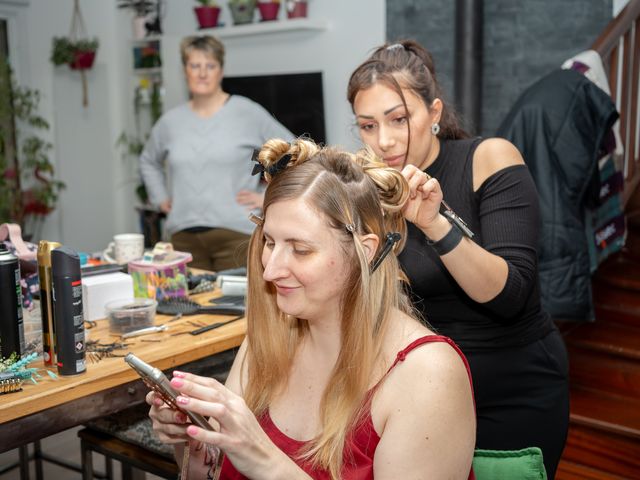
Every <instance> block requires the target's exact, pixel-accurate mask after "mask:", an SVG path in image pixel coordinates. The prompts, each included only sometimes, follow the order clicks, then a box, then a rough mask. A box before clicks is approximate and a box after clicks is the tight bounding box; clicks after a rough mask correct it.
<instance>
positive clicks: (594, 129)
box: [497, 70, 618, 321]
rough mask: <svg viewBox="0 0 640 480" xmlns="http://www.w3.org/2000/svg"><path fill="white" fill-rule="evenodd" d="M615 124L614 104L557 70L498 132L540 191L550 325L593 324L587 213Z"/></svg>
mask: <svg viewBox="0 0 640 480" xmlns="http://www.w3.org/2000/svg"><path fill="white" fill-rule="evenodd" d="M617 118H618V112H617V111H616V107H615V104H614V103H613V101H612V100H611V97H610V96H609V95H607V94H606V93H605V92H604V91H603V90H601V89H600V88H599V87H597V86H596V85H595V84H594V83H593V82H591V81H590V80H589V79H588V78H586V77H585V76H584V75H582V74H581V73H578V72H576V71H573V70H556V71H553V72H552V73H550V74H549V75H547V76H545V77H543V78H542V79H541V80H539V81H538V82H536V83H535V84H534V85H532V86H531V87H529V88H528V89H527V90H526V91H525V92H524V93H523V94H522V96H521V97H520V98H519V99H518V101H517V102H516V103H515V105H514V106H513V107H512V109H511V111H510V112H509V113H508V115H507V117H506V118H505V119H504V121H503V122H502V124H501V125H500V127H499V128H498V132H497V135H498V136H499V137H503V138H506V139H507V140H510V141H511V142H512V143H513V144H514V145H515V146H516V147H518V149H519V150H520V152H521V153H522V155H523V157H524V160H525V162H526V164H527V165H528V167H529V170H530V171H531V174H532V176H533V179H534V181H535V183H536V187H537V189H538V194H539V197H540V211H541V217H542V228H541V238H540V249H539V263H540V270H539V271H540V291H541V296H542V306H543V308H544V309H545V310H546V311H547V312H549V314H551V316H552V317H553V318H554V319H558V320H562V319H565V320H586V321H591V320H594V312H593V301H592V298H591V274H590V268H589V252H588V246H587V241H590V240H588V239H587V237H586V234H585V212H586V208H588V207H589V206H595V204H596V202H597V200H598V190H599V185H600V182H599V176H598V158H599V157H600V154H599V151H600V148H601V145H602V140H603V138H604V136H605V134H606V133H607V131H608V130H609V129H610V128H611V126H612V125H613V123H614V122H615V121H616V119H617Z"/></svg>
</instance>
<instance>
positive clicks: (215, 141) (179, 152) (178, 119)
mask: <svg viewBox="0 0 640 480" xmlns="http://www.w3.org/2000/svg"><path fill="white" fill-rule="evenodd" d="M180 50H181V55H182V63H183V65H184V71H185V76H186V79H187V85H188V88H189V92H190V100H189V101H188V102H187V103H184V104H182V105H180V106H178V107H176V108H173V109H171V110H169V111H168V112H166V113H165V114H164V115H162V117H161V118H160V119H159V120H158V122H157V123H156V124H155V125H154V127H153V129H152V131H151V136H150V138H149V140H148V142H147V144H146V145H145V148H144V151H143V152H142V155H141V156H140V173H141V175H142V179H143V181H144V184H145V186H146V188H147V192H148V194H149V199H150V201H151V203H152V204H153V205H155V206H157V207H158V208H159V209H160V210H161V211H162V212H164V213H166V214H167V221H166V224H165V229H166V231H167V233H168V234H169V235H170V236H171V242H172V243H173V246H174V248H175V249H176V250H180V251H187V252H190V253H191V254H192V255H193V262H192V263H191V265H192V266H194V267H197V268H204V269H207V270H212V271H217V270H223V269H226V268H234V267H239V266H243V265H245V264H246V254H247V247H248V240H249V234H250V233H251V232H252V231H253V226H254V225H253V224H252V223H251V222H250V221H249V220H248V218H247V208H249V209H251V208H259V207H261V205H262V196H261V194H260V193H259V192H258V182H259V179H258V178H257V177H252V176H251V169H252V162H251V161H250V159H251V155H252V152H253V149H254V148H259V147H260V146H261V145H262V144H263V143H264V142H265V141H266V140H268V139H270V138H273V137H279V138H285V139H292V138H293V135H292V134H291V132H289V130H287V129H286V128H285V127H284V126H283V125H282V124H280V123H279V122H278V121H277V120H275V119H274V118H273V117H272V116H271V115H270V114H269V113H268V112H267V111H266V110H265V109H264V108H262V107H261V106H260V105H258V104H257V103H255V102H253V101H252V100H249V99H248V98H245V97H242V96H239V95H229V94H228V93H226V92H225V91H223V90H222V85H221V83H222V77H223V67H224V53H225V52H224V46H223V44H222V43H221V42H220V41H219V40H217V39H216V38H214V37H212V36H208V35H205V36H194V37H187V38H185V39H184V40H183V41H182V44H181V46H180ZM165 162H166V168H165Z"/></svg>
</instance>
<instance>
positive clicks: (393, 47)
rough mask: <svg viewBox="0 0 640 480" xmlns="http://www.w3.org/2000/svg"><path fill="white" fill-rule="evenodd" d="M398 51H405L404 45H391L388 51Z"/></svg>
mask: <svg viewBox="0 0 640 480" xmlns="http://www.w3.org/2000/svg"><path fill="white" fill-rule="evenodd" d="M398 49H402V50H404V45H402V44H401V43H394V44H393V45H389V46H388V47H387V50H398Z"/></svg>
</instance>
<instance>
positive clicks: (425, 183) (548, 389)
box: [348, 41, 569, 479]
mask: <svg viewBox="0 0 640 480" xmlns="http://www.w3.org/2000/svg"><path fill="white" fill-rule="evenodd" d="M348 99H349V102H350V103H351V105H352V108H353V111H354V113H355V116H356V121H357V124H358V129H359V132H360V137H361V139H362V141H363V142H364V143H365V144H366V145H368V146H370V147H371V148H373V150H374V151H375V153H376V154H377V155H378V156H380V157H381V158H382V159H383V160H384V161H385V162H386V163H387V164H388V165H389V166H392V167H394V168H396V169H398V170H401V171H402V173H403V175H404V176H405V178H406V179H407V180H408V181H409V184H410V186H411V200H410V201H409V202H408V204H407V205H406V206H405V208H404V216H405V219H406V220H407V221H408V227H409V236H408V239H407V243H406V246H405V248H404V251H403V252H402V254H401V255H400V261H401V263H402V266H403V268H404V270H405V272H406V273H407V276H408V278H409V280H410V285H411V290H412V297H413V300H414V302H415V305H416V307H417V308H418V309H419V310H420V311H421V312H422V313H423V315H424V317H425V319H426V320H427V321H428V322H429V323H430V324H431V325H432V326H433V327H435V329H436V330H438V331H439V332H440V333H442V334H444V335H447V336H449V337H451V338H452V339H453V340H454V341H456V342H457V343H458V344H459V345H460V347H461V348H462V350H463V352H464V353H465V355H466V356H467V358H468V359H469V364H470V366H471V372H472V375H473V384H474V390H475V393H476V404H477V415H478V428H477V445H476V446H477V448H486V449H500V450H513V449H520V448H524V447H531V446H537V447H540V448H541V449H542V451H543V455H544V461H545V466H546V469H547V474H548V477H549V478H550V479H551V478H553V477H554V474H555V470H556V467H557V464H558V461H559V459H560V456H561V454H562V450H563V448H564V443H565V440H566V435H567V428H568V419H569V391H568V378H567V377H568V361H567V353H566V349H565V346H564V343H563V340H562V337H561V336H560V334H559V332H558V331H557V329H556V328H555V326H554V324H553V322H552V321H551V319H550V318H549V316H548V315H547V314H546V313H545V312H544V311H542V309H541V307H540V296H539V285H538V270H537V251H536V249H537V244H538V234H539V225H540V216H539V205H538V197H537V192H536V189H535V186H534V183H533V180H532V178H531V176H530V174H529V171H528V169H527V167H526V165H525V164H524V162H523V159H522V157H521V155H520V153H519V152H518V150H517V149H516V148H515V147H514V146H513V145H512V144H511V143H509V142H507V141H506V140H502V139H498V138H491V139H486V140H482V139H480V138H468V135H467V134H466V133H465V132H464V131H463V130H462V129H461V128H460V127H459V126H458V124H457V122H456V119H455V114H454V112H453V111H452V110H451V109H450V108H449V107H448V105H446V104H445V103H444V102H443V100H442V95H441V92H440V87H439V85H438V82H437V80H436V76H435V69H434V65H433V61H432V58H431V55H430V54H429V52H428V51H426V50H425V49H424V48H423V47H422V46H420V45H419V44H417V43H415V42H413V41H403V42H400V43H396V44H393V45H383V46H381V47H379V48H377V49H376V50H375V52H374V53H373V54H372V55H371V57H370V58H369V59H367V60H366V61H365V62H364V63H363V64H361V65H360V66H359V67H358V68H357V69H356V70H355V71H354V72H353V74H352V76H351V79H350V81H349V87H348ZM443 197H444V199H445V200H446V206H450V207H451V210H452V211H453V212H455V214H457V215H458V216H459V217H460V218H461V219H462V220H464V222H465V223H466V226H467V227H468V229H469V230H470V231H471V232H473V237H472V238H470V235H468V234H466V233H465V226H464V225H463V224H461V223H460V222H456V221H452V219H451V215H447V213H448V212H447V209H446V208H442V206H441V202H442V200H443ZM454 218H455V217H454Z"/></svg>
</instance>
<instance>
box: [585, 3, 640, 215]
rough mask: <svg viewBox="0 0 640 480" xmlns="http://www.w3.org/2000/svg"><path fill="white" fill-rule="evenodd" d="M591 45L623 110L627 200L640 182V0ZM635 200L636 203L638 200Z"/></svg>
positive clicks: (622, 12)
mask: <svg viewBox="0 0 640 480" xmlns="http://www.w3.org/2000/svg"><path fill="white" fill-rule="evenodd" d="M591 48H592V49H593V50H595V51H597V52H598V53H599V54H600V57H601V58H602V62H603V64H604V65H605V70H607V73H608V75H609V85H610V87H611V97H612V98H613V99H614V100H615V102H616V106H617V108H618V111H619V112H620V136H621V139H622V143H623V145H624V177H625V185H624V203H625V206H628V207H631V208H633V209H637V208H639V207H640V202H639V203H638V205H635V206H633V207H632V206H631V205H629V201H630V200H631V199H632V197H633V195H634V193H635V192H636V190H637V189H638V185H640V155H638V151H639V150H640V138H639V130H640V119H639V115H640V108H638V84H639V80H640V78H639V72H640V0H629V3H628V4H627V5H626V6H625V8H624V9H623V10H622V11H621V12H620V13H619V14H618V16H617V17H616V18H614V19H613V20H612V21H611V22H609V24H608V25H607V27H606V28H605V29H604V31H603V32H602V33H601V34H600V36H599V37H598V38H597V39H596V41H595V42H594V43H593V45H592V46H591ZM632 203H634V204H635V203H636V200H635V199H634V201H633V202H632Z"/></svg>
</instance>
